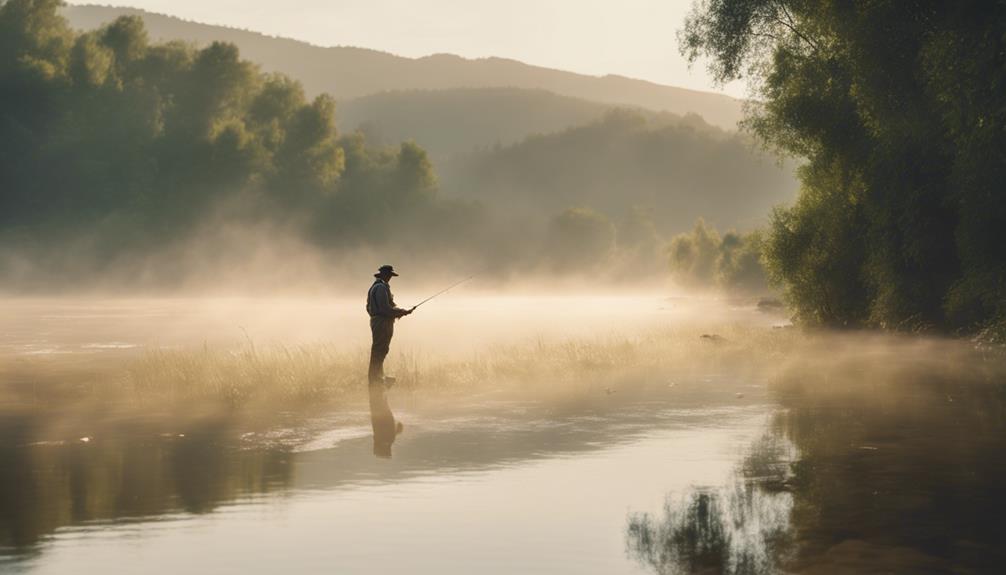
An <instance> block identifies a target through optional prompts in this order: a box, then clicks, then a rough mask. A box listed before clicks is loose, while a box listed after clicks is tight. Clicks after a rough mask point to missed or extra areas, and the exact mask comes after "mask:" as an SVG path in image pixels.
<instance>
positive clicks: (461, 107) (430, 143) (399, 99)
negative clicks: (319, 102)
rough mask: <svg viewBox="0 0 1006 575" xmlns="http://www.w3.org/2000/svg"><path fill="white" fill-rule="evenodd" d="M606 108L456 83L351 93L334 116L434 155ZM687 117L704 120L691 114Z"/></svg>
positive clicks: (377, 138)
mask: <svg viewBox="0 0 1006 575" xmlns="http://www.w3.org/2000/svg"><path fill="white" fill-rule="evenodd" d="M487 110H491V111H492V113H486V111H487ZM611 110H612V106H610V105H608V104H602V103H598V102H591V101H588V100H581V99H579V98H571V97H569V96H559V95H556V94H553V93H551V92H546V91H544V90H527V89H522V88H456V89H449V90H410V91H396V92H382V93H380V94H374V95H371V96H364V97H362V98H355V99H353V100H349V101H348V102H343V103H341V104H340V106H339V110H338V114H337V121H338V123H339V129H340V130H341V131H343V132H352V131H354V130H357V129H359V130H362V131H363V132H364V133H365V134H366V135H367V140H368V141H370V142H371V143H373V144H393V143H397V142H402V141H407V140H414V141H416V142H419V143H420V144H422V146H423V147H424V148H425V149H426V150H427V151H429V153H430V155H431V156H432V157H433V158H435V159H438V160H439V159H449V158H451V157H454V156H457V155H458V154H466V153H468V152H471V151H473V150H478V149H490V148H495V147H501V146H508V145H512V144H516V143H518V142H520V141H521V140H523V139H524V138H525V137H527V136H529V135H534V134H539V135H540V134H548V133H552V132H559V131H562V130H566V129H568V128H572V127H574V126H580V125H583V124H588V123H591V122H594V121H597V120H599V119H601V117H603V116H604V115H605V114H606V113H607V112H609V111H611ZM635 111H636V112H637V113H638V114H641V115H643V116H645V117H647V118H648V119H650V120H652V121H654V122H656V123H672V122H679V121H681V118H680V117H679V116H676V115H674V114H670V113H668V112H654V111H650V110H645V109H643V108H636V109H635ZM689 120H690V121H691V122H693V123H696V124H704V122H703V120H702V119H701V118H699V117H697V116H690V117H689Z"/></svg>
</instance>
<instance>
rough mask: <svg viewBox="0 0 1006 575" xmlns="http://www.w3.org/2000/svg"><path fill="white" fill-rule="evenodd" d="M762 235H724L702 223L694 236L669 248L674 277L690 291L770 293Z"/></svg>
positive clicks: (680, 238) (676, 238) (682, 237)
mask: <svg viewBox="0 0 1006 575" xmlns="http://www.w3.org/2000/svg"><path fill="white" fill-rule="evenodd" d="M763 249H764V237H763V234H762V232H760V231H754V232H751V233H749V234H739V233H737V232H727V233H726V234H723V235H722V236H721V235H720V233H719V232H717V231H716V230H715V229H713V228H711V227H709V226H708V225H707V224H706V222H705V221H704V220H702V219H699V220H698V221H697V222H695V227H694V228H693V229H692V231H691V232H690V233H687V234H678V235H677V236H674V237H673V238H672V239H671V242H670V244H668V249H667V253H668V257H669V263H670V268H671V276H672V277H673V278H674V280H675V281H677V282H678V283H679V284H680V285H682V286H684V287H689V288H700V289H702V288H706V289H708V288H712V287H716V288H719V289H722V290H724V291H727V292H730V293H734V294H744V295H757V294H759V293H764V292H765V291H766V290H767V285H768V284H767V280H766V275H765V269H764V267H763V266H762V250H763Z"/></svg>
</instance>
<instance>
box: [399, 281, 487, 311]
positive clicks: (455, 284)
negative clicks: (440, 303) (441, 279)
mask: <svg viewBox="0 0 1006 575" xmlns="http://www.w3.org/2000/svg"><path fill="white" fill-rule="evenodd" d="M477 275H478V274H472V275H470V276H468V277H466V278H465V279H463V280H461V281H457V282H454V283H452V284H451V285H449V286H447V287H445V288H444V289H442V290H440V291H438V292H437V293H435V294H433V295H431V296H430V297H428V298H426V299H424V300H423V301H421V302H419V303H417V304H416V305H414V306H412V310H415V309H416V308H417V307H419V306H421V305H423V304H424V303H426V302H428V301H430V300H431V299H433V298H435V297H437V296H438V295H442V294H445V293H447V292H449V291H451V290H452V289H454V288H456V287H458V286H459V285H461V284H463V283H465V282H466V281H469V280H471V279H472V278H474V277H475V276H477ZM412 310H410V311H412Z"/></svg>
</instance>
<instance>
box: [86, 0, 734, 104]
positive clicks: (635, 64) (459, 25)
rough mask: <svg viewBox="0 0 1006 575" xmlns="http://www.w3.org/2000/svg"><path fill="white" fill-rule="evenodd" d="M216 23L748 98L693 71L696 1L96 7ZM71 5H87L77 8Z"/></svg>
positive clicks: (345, 0)
mask: <svg viewBox="0 0 1006 575" xmlns="http://www.w3.org/2000/svg"><path fill="white" fill-rule="evenodd" d="M93 1H96V2H99V3H110V4H116V5H121V6H133V7H136V8H143V9H145V10H150V11H152V12H160V13H163V14H170V15H173V16H179V17H181V18H185V19H188V20H196V21H199V22H205V23H208V24H223V25H227V26H234V27H238V28H246V29H249V30H255V31H258V32H264V33H266V34H272V35H277V36H287V37H290V38H297V39H300V40H305V41H307V42H311V43H313V44H318V45H322V46H332V45H346V46H361V47H364V48H374V49H377V50H384V51H387V52H392V53H394V54H400V55H402V56H411V57H416V56H426V55H429V54H435V53H438V52H449V53H453V54H459V55H461V56H465V57H468V58H476V57H484V56H501V57H505V58H513V59H516V60H521V61H524V62H527V63H529V64H537V65H540V66H548V67H552V68H559V69H563V70H571V71H574V72H582V73H586V74H609V73H610V74H621V75H624V76H630V77H635V78H642V79H644V80H651V81H653V82H659V83H662V84H670V85H674V86H683V87H686V88H694V89H699V90H710V91H719V92H726V93H729V94H731V95H734V96H743V95H744V90H743V86H742V85H731V86H729V87H726V88H720V87H716V86H714V85H713V83H712V81H711V80H710V79H709V77H708V75H707V74H706V72H705V67H704V65H703V64H702V63H699V64H697V65H696V66H695V67H694V69H692V70H689V69H688V65H687V63H686V62H685V60H684V58H682V57H681V56H680V55H679V54H678V45H677V39H676V33H677V30H678V29H679V28H680V27H681V24H682V22H683V21H684V17H685V14H687V12H688V10H689V7H690V6H691V4H692V0H621V1H619V2H613V1H611V0H283V1H278V0H93ZM70 3H71V4H84V3H87V2H80V1H72V2H70Z"/></svg>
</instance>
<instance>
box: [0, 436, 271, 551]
mask: <svg viewBox="0 0 1006 575" xmlns="http://www.w3.org/2000/svg"><path fill="white" fill-rule="evenodd" d="M226 433H227V432H226V431H225V430H224V429H217V428H208V429H203V430H202V431H196V432H192V431H189V432H188V433H186V434H185V436H184V437H179V436H178V435H174V436H172V437H170V438H169V437H159V436H156V435H154V436H151V435H143V436H128V434H124V435H125V436H123V435H119V436H116V437H109V438H107V439H101V438H98V439H95V440H92V441H89V442H86V443H84V442H73V443H66V444H48V445H46V444H43V445H31V444H24V443H14V442H9V441H7V442H5V444H4V445H0V547H14V548H15V549H19V550H21V551H27V550H30V548H31V547H32V546H34V545H36V544H37V543H39V542H40V540H42V539H43V538H44V537H45V536H46V535H49V534H51V533H53V532H54V531H56V529H58V528H60V527H63V526H68V525H74V524H77V523H80V522H85V521H94V520H112V519H117V518H122V517H149V516H154V515H159V514H163V513H167V512H171V511H188V512H192V513H204V512H209V511H212V510H213V509H214V508H215V507H216V506H218V505H219V504H221V503H223V502H226V501H229V500H233V499H235V498H237V497H240V496H242V495H247V494H254V493H263V492H267V491H269V490H271V489H274V488H277V487H280V486H283V485H286V484H287V483H288V482H289V481H290V479H291V470H290V465H289V462H288V460H287V455H286V454H285V453H282V452H275V451H250V450H237V449H231V448H228V447H226V445H225V440H226Z"/></svg>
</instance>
